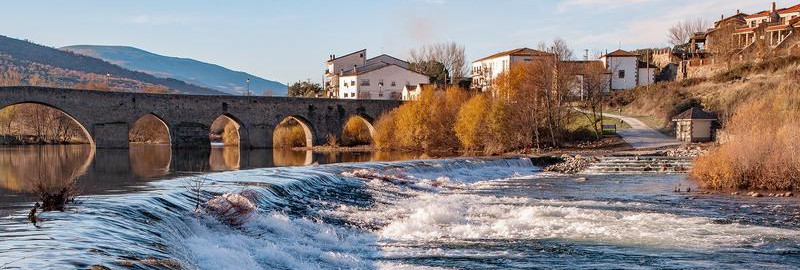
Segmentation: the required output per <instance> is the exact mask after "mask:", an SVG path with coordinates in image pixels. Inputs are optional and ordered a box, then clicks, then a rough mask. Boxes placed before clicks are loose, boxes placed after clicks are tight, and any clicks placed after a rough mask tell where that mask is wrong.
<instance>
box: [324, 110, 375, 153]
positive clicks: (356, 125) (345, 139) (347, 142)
mask: <svg viewBox="0 0 800 270" xmlns="http://www.w3.org/2000/svg"><path fill="white" fill-rule="evenodd" d="M334 139H335V138H334ZM334 141H335V140H334ZM371 143H372V135H371V134H370V130H369V126H368V125H367V123H366V122H365V120H364V119H361V118H359V117H358V116H353V117H350V118H349V119H347V122H346V123H345V124H344V130H343V131H342V138H341V144H342V146H358V145H369V144H371ZM328 144H331V143H328Z"/></svg>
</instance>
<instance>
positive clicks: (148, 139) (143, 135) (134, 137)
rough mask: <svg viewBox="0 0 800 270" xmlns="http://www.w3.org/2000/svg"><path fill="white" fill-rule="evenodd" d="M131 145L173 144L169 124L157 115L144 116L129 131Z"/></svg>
mask: <svg viewBox="0 0 800 270" xmlns="http://www.w3.org/2000/svg"><path fill="white" fill-rule="evenodd" d="M128 142H129V143H143V144H172V135H171V134H170V128H169V124H167V122H166V121H164V119H163V118H161V117H160V116H158V115H157V114H155V113H148V114H145V115H142V116H141V117H139V118H138V119H136V121H134V122H133V124H131V125H130V129H129V131H128Z"/></svg>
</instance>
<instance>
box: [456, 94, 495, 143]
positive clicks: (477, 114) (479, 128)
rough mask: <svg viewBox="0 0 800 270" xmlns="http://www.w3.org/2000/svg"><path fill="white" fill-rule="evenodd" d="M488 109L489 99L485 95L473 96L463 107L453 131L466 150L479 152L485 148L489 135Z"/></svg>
mask: <svg viewBox="0 0 800 270" xmlns="http://www.w3.org/2000/svg"><path fill="white" fill-rule="evenodd" d="M488 109H489V99H488V98H487V97H486V96H485V95H484V94H477V95H475V96H473V97H472V98H470V99H469V100H467V102H465V103H464V105H463V106H461V109H460V110H459V111H458V119H457V120H456V124H455V126H454V127H453V129H454V130H455V132H456V136H457V137H458V140H459V141H460V142H461V146H462V147H463V148H464V149H467V150H478V149H482V148H483V147H484V145H485V141H486V139H487V133H488V131H487V130H486V128H485V127H486V125H487V117H486V111H487V110H488Z"/></svg>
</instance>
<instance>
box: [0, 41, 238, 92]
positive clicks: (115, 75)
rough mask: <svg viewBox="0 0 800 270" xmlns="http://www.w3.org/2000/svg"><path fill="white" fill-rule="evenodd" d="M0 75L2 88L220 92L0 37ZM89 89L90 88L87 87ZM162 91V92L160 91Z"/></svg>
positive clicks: (95, 59)
mask: <svg viewBox="0 0 800 270" xmlns="http://www.w3.org/2000/svg"><path fill="white" fill-rule="evenodd" d="M0 60H2V61H0V73H2V74H0V75H2V78H0V79H2V81H3V82H2V83H3V84H4V85H40V86H54V87H73V88H88V89H98V90H120V91H134V92H135V91H147V90H148V89H164V90H163V91H167V92H177V93H184V94H197V95H222V94H224V93H223V92H221V91H218V90H213V89H210V88H207V87H202V86H197V85H193V84H188V83H186V82H184V81H181V80H178V79H174V78H161V77H156V76H153V75H150V74H147V73H143V72H138V71H132V70H129V69H125V68H123V67H120V66H118V65H114V64H111V63H109V62H106V61H103V60H101V59H98V58H94V57H89V56H85V55H80V54H75V53H72V52H68V51H63V50H59V49H56V48H52V47H47V46H44V45H39V44H35V43H33V42H30V41H27V40H19V39H14V38H10V37H6V36H0ZM89 86H91V87H89ZM163 91H162V92H163Z"/></svg>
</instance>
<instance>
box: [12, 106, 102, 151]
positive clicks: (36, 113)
mask: <svg viewBox="0 0 800 270" xmlns="http://www.w3.org/2000/svg"><path fill="white" fill-rule="evenodd" d="M26 104H31V105H35V106H34V107H31V110H32V111H31V112H16V113H26V114H30V113H32V114H33V115H29V116H32V117H34V118H40V119H33V121H35V122H38V123H39V124H41V125H48V124H47V123H43V121H42V120H45V119H41V118H48V119H47V120H54V121H59V122H60V121H62V120H63V121H69V122H70V123H73V124H74V125H75V126H76V127H77V128H78V132H79V133H80V135H82V136H83V138H84V139H86V141H87V142H88V143H89V145H91V146H92V147H94V146H95V140H94V138H93V137H92V133H90V132H89V130H88V129H87V128H86V125H85V124H84V123H82V122H81V121H79V120H78V119H77V118H76V117H74V116H73V115H72V114H71V113H70V112H68V111H67V110H64V109H62V108H60V107H58V106H55V105H52V104H49V103H47V102H40V101H21V102H14V103H9V104H5V105H3V104H0V111H3V110H7V109H12V108H13V109H16V108H23V107H19V106H25V105H26ZM41 109H43V110H41ZM47 110H52V111H50V112H48V111H47ZM52 112H56V113H58V114H61V115H59V117H58V118H55V119H50V116H48V115H47V114H50V113H52ZM61 117H63V118H61ZM11 119H19V116H11V117H10V120H9V121H11ZM41 128H48V129H49V128H52V126H44V127H41ZM58 128H60V127H58ZM36 129H38V127H37V128H36Z"/></svg>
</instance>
